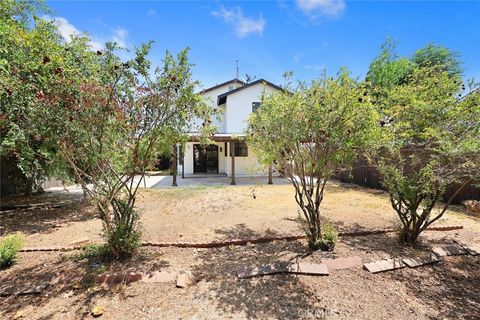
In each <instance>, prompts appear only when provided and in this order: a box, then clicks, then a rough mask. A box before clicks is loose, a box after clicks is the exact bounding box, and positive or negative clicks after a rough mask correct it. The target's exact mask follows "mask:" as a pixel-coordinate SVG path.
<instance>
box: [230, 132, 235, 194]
mask: <svg viewBox="0 0 480 320" xmlns="http://www.w3.org/2000/svg"><path fill="white" fill-rule="evenodd" d="M230 156H231V157H232V183H230V184H231V185H236V184H237V183H236V182H235V142H234V141H230Z"/></svg>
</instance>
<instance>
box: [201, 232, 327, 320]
mask: <svg viewBox="0 0 480 320" xmlns="http://www.w3.org/2000/svg"><path fill="white" fill-rule="evenodd" d="M217 233H219V234H220V235H221V237H222V238H227V239H231V238H241V237H249V238H252V237H260V236H265V235H266V234H264V233H262V234H259V233H257V232H255V231H253V230H251V229H248V228H247V227H245V225H238V226H236V227H234V228H231V229H228V230H217ZM267 234H268V235H269V236H276V235H278V234H277V233H276V232H274V231H271V230H269V231H268V232H267ZM306 254H308V252H307V250H306V247H305V245H304V244H303V243H301V242H300V241H293V242H286V241H278V242H272V243H264V244H258V245H247V246H235V247H233V246H232V247H227V248H216V249H210V250H203V251H200V252H199V260H200V263H199V264H198V265H196V266H195V267H194V269H193V274H194V275H195V276H196V278H197V279H196V280H197V281H205V282H208V283H209V284H210V291H211V292H212V291H213V292H215V294H214V295H213V296H212V297H209V298H208V299H210V300H212V301H210V302H211V303H213V304H214V305H216V306H217V307H218V308H220V309H221V311H223V312H225V313H227V314H232V313H234V314H239V315H241V316H242V317H246V318H250V319H265V318H274V319H305V318H312V317H313V318H315V317H316V318H318V316H320V315H321V314H323V312H325V311H324V310H323V309H322V308H321V307H320V306H319V301H318V299H317V295H316V292H315V291H314V290H312V289H310V288H308V286H306V285H305V284H304V283H303V282H302V281H301V280H300V278H299V277H298V276H295V275H291V274H289V275H287V274H276V275H268V276H262V277H255V278H250V279H237V276H236V270H237V268H239V267H243V266H251V265H258V264H265V263H271V262H275V261H285V260H289V261H291V260H294V259H296V257H298V256H300V255H306Z"/></svg>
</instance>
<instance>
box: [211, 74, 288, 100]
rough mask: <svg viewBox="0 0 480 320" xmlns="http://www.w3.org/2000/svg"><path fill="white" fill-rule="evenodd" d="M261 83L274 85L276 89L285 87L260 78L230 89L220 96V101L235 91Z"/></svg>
mask: <svg viewBox="0 0 480 320" xmlns="http://www.w3.org/2000/svg"><path fill="white" fill-rule="evenodd" d="M259 83H265V84H267V85H269V86H270V87H273V88H275V89H277V90H281V91H283V88H282V87H280V86H278V85H276V84H274V83H272V82H270V81H267V80H265V79H258V80H256V81H253V82H250V83H247V84H245V85H243V86H241V87H238V88H236V89H233V90H230V91H228V92H225V93H222V94H221V95H219V96H218V102H220V100H221V99H222V98H226V97H227V96H229V95H231V94H233V93H235V92H238V91H241V90H244V89H247V88H249V87H252V86H254V85H256V84H259ZM218 104H219V105H220V104H221V103H218Z"/></svg>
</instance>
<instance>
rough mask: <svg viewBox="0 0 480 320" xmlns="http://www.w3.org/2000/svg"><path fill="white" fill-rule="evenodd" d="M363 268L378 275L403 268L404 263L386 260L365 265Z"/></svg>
mask: <svg viewBox="0 0 480 320" xmlns="http://www.w3.org/2000/svg"><path fill="white" fill-rule="evenodd" d="M363 267H364V268H365V269H367V270H368V271H370V272H371V273H378V272H384V271H390V270H396V269H401V268H404V267H405V263H403V261H402V260H401V259H388V260H378V261H373V262H370V263H365V264H364V265H363Z"/></svg>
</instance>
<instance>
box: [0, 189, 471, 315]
mask: <svg viewBox="0 0 480 320" xmlns="http://www.w3.org/2000/svg"><path fill="white" fill-rule="evenodd" d="M292 192H293V189H292V188H291V187H290V186H287V185H283V186H268V185H264V186H262V187H260V186H258V187H256V188H255V189H253V187H248V186H238V187H195V188H182V189H166V190H144V191H142V192H141V196H140V197H139V200H138V203H139V208H140V209H141V211H142V223H143V228H144V233H143V238H144V239H145V240H151V241H194V242H197V241H198V242H200V241H210V240H216V239H231V238H242V237H243V238H250V237H257V236H261V235H267V234H268V235H284V234H292V233H295V234H298V233H299V232H300V230H299V225H298V220H297V218H298V213H297V208H296V204H295V201H294V199H293V193H292ZM253 195H255V198H254V197H253ZM65 197H66V198H70V197H71V195H70V196H65ZM75 197H76V198H75V202H73V203H70V204H68V205H66V206H64V207H62V208H42V209H29V210H26V209H25V210H15V211H13V212H12V211H8V212H2V213H0V219H1V221H0V225H1V228H2V229H1V231H2V233H3V232H5V231H9V232H14V231H22V232H24V233H25V234H26V235H27V244H26V245H27V246H32V247H35V246H56V245H66V244H68V243H70V242H73V241H76V240H79V239H82V238H89V239H91V240H92V241H93V242H99V241H101V223H100V221H99V220H98V219H96V218H95V216H94V210H93V208H91V207H90V206H89V205H88V204H87V203H86V202H85V201H83V200H81V198H79V197H78V196H75ZM42 199H43V201H52V195H48V194H47V195H43V196H41V197H35V198H34V199H33V200H32V199H31V198H30V199H22V198H16V199H14V200H11V199H6V200H5V201H7V202H4V199H2V205H4V203H8V201H14V202H15V203H22V202H40V201H42ZM323 213H324V214H325V216H327V217H328V218H329V219H330V220H332V221H333V222H334V223H335V225H336V226H337V227H338V228H339V229H340V230H353V229H355V230H364V229H374V228H385V227H391V226H392V225H393V224H394V223H395V219H394V213H393V211H392V209H391V208H390V206H389V203H388V199H387V197H386V196H385V195H384V194H383V193H381V192H378V191H374V190H366V189H361V188H355V187H352V186H347V185H339V184H335V183H332V184H330V185H329V186H328V189H327V194H326V197H325V201H324V203H323ZM458 224H460V225H463V226H464V229H463V230H459V231H451V232H428V233H425V234H424V236H422V239H421V244H420V245H419V246H418V247H417V248H405V247H402V246H400V245H398V244H397V242H396V239H395V237H394V234H383V235H375V236H364V237H342V238H340V242H339V244H338V245H337V247H336V249H335V251H334V252H333V253H320V252H315V253H313V254H311V253H309V252H308V251H307V250H306V244H305V242H304V241H292V242H287V241H276V242H273V243H267V244H258V245H247V246H232V247H226V248H217V249H180V248H158V249H154V248H143V249H141V251H140V254H139V256H138V257H136V258H135V259H133V260H131V261H128V262H126V263H118V262H117V263H111V264H106V265H102V266H101V267H100V268H98V267H95V265H92V263H95V262H97V261H94V260H92V259H90V260H89V259H86V258H82V256H81V255H80V254H81V252H80V251H74V252H68V253H62V252H51V253H21V254H20V256H19V259H18V262H17V264H16V265H14V266H12V267H11V268H8V269H5V270H2V271H0V291H1V290H2V289H3V288H5V287H9V286H11V285H12V284H15V286H16V287H17V288H22V287H25V286H32V285H35V284H48V287H46V288H45V289H44V290H43V291H42V293H41V294H37V295H29V296H7V297H0V319H3V318H5V319H10V318H14V317H15V315H17V316H18V317H20V316H22V317H23V318H24V319H83V318H86V319H89V318H92V316H91V315H90V310H91V308H92V307H93V306H95V305H101V306H103V307H104V308H105V313H104V314H103V316H102V317H101V318H102V319H245V318H248V319H322V318H325V319H479V318H480V267H479V265H480V257H478V256H477V257H472V256H459V257H448V258H446V259H445V260H444V261H442V262H441V263H439V264H436V265H432V266H426V267H421V268H417V269H408V268H404V269H401V270H397V271H394V272H387V273H382V274H376V275H372V274H370V273H368V272H367V271H365V270H362V269H360V268H358V269H349V270H339V271H332V272H331V274H330V275H329V276H327V277H315V276H305V275H274V276H264V277H258V278H253V279H245V280H238V279H237V278H236V276H235V272H236V269H237V268H238V267H240V266H245V265H255V264H259V263H269V262H274V261H279V260H292V259H297V260H301V261H306V262H320V261H321V259H322V258H325V257H346V256H350V255H359V256H360V257H361V258H362V260H363V261H364V262H369V261H372V260H376V259H382V258H387V257H405V256H417V255H424V254H426V253H427V251H428V250H429V249H430V248H431V246H433V245H437V244H446V243H450V242H451V241H453V240H458V241H463V242H466V243H480V219H478V218H474V217H470V216H467V215H465V214H464V213H463V212H462V209H461V208H460V207H455V208H453V210H450V211H449V212H448V213H447V215H446V216H445V218H443V219H442V221H439V223H438V225H458ZM105 270H110V271H126V270H128V271H136V272H149V271H161V270H167V271H180V270H183V271H186V270H189V271H191V272H192V274H193V278H194V279H193V283H192V284H191V285H190V286H188V287H187V288H185V289H179V288H175V285H174V284H173V283H141V282H137V283H131V284H129V285H115V286H111V287H98V286H95V285H94V284H93V279H94V276H95V275H96V274H98V273H99V272H103V271H105Z"/></svg>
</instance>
